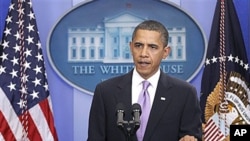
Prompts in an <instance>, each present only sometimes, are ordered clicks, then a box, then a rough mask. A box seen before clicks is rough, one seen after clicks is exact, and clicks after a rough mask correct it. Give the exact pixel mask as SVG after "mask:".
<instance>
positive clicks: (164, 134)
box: [87, 71, 202, 141]
mask: <svg viewBox="0 0 250 141" xmlns="http://www.w3.org/2000/svg"><path fill="white" fill-rule="evenodd" d="M132 72H133V71H130V72H129V73H128V74H125V75H122V76H118V77H115V78H112V79H109V80H107V81H104V82H102V83H100V84H98V85H97V86H96V89H95V92H94V96H93V101H92V105H91V110H90V117H89V130H88V139H87V140H88V141H126V138H125V135H124V133H123V132H122V130H120V129H119V128H118V127H117V123H116V121H117V117H116V106H117V104H118V103H123V104H124V105H125V111H126V113H125V117H124V120H125V121H129V120H132V114H131V105H132V102H131V82H132ZM164 98H165V100H163V99H164ZM142 112H143V111H142ZM200 118H201V111H200V107H199V101H198V98H197V92H196V89H195V88H194V87H193V86H191V85H190V84H189V83H187V82H185V81H182V80H179V79H176V78H173V77H170V76H168V75H166V74H164V73H163V72H162V71H161V74H160V79H159V82H158V87H157V90H156V94H155V99H154V103H153V106H152V109H151V113H150V117H149V121H148V124H147V129H146V132H145V136H144V141H178V140H179V139H180V138H181V137H183V136H184V135H192V136H195V137H197V138H199V140H200V139H201V134H202V131H201V119H200ZM132 140H133V141H136V140H137V139H136V135H135V136H132V137H131V141H132Z"/></svg>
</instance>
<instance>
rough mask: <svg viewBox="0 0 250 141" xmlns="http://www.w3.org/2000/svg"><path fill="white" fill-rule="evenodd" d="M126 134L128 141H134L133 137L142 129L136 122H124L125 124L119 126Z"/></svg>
mask: <svg viewBox="0 0 250 141" xmlns="http://www.w3.org/2000/svg"><path fill="white" fill-rule="evenodd" d="M117 126H118V127H119V128H120V129H121V130H122V131H123V133H124V135H125V137H126V141H132V136H133V135H135V133H136V131H137V130H138V128H139V127H140V125H139V124H136V123H135V122H134V120H130V121H123V123H122V124H121V123H120V124H118V125H117Z"/></svg>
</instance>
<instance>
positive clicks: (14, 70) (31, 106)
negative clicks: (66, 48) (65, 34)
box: [0, 0, 58, 141]
mask: <svg viewBox="0 0 250 141" xmlns="http://www.w3.org/2000/svg"><path fill="white" fill-rule="evenodd" d="M3 32H4V34H3V38H2V42H1V44H0V45H1V46H0V47H1V48H2V49H3V52H2V53H1V54H0V140H1V141H2V140H6V141H16V140H17V141H20V140H22V141H28V140H31V141H42V140H46V141H57V140H58V137H57V133H56V129H55V126H54V119H53V111H52V103H51V99H50V93H49V89H48V82H47V75H46V72H45V65H44V58H43V54H42V48H41V43H40V39H39V33H38V29H37V24H36V18H35V14H34V11H33V9H32V2H31V1H30V0H12V1H11V3H10V6H9V10H8V15H7V17H6V21H5V29H4V31H3Z"/></svg>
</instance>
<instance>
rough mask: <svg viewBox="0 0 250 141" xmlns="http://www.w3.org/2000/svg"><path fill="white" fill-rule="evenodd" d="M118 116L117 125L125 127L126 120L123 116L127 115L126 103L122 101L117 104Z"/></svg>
mask: <svg viewBox="0 0 250 141" xmlns="http://www.w3.org/2000/svg"><path fill="white" fill-rule="evenodd" d="M116 116H117V122H116V123H117V126H119V127H123V123H124V120H123V117H124V116H125V113H124V105H123V104H122V103H118V104H117V105H116Z"/></svg>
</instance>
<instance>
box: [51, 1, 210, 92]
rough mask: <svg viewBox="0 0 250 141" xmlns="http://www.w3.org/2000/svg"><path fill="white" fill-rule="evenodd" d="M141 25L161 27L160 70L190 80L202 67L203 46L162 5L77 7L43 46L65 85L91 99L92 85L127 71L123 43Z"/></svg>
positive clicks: (188, 24)
mask: <svg viewBox="0 0 250 141" xmlns="http://www.w3.org/2000/svg"><path fill="white" fill-rule="evenodd" d="M97 9H98V10H97ZM148 9H150V10H148ZM146 19H155V20H158V21H160V22H162V23H164V24H165V26H166V27H167V28H168V31H169V45H170V46H171V54H170V55H169V56H168V58H167V59H166V60H163V62H162V64H161V69H162V70H163V71H164V72H165V73H168V74H169V75H172V76H174V77H178V78H180V79H184V80H186V81H190V80H192V78H193V77H194V76H195V75H196V74H197V73H198V72H199V70H200V68H201V66H202V64H203V60H204V58H205V57H204V56H205V50H206V49H205V48H206V40H205V38H204V35H203V33H202V30H201V29H200V28H199V26H198V25H197V24H196V23H195V22H194V20H193V19H192V18H191V17H190V16H189V15H188V14H186V13H185V12H183V11H182V10H181V9H179V8H178V7H177V6H175V5H173V4H170V3H166V2H162V1H153V0H152V1H146V2H145V3H143V4H141V3H140V2H139V1H117V0H106V1H105V4H104V2H101V1H91V2H88V3H81V4H80V5H78V6H76V7H74V8H73V9H72V10H70V11H69V12H68V13H67V14H66V15H64V16H63V17H62V18H61V19H60V21H59V22H58V23H57V24H56V25H55V27H54V28H53V30H52V32H51V34H50V36H49V40H48V46H47V47H48V49H47V51H48V57H49V61H50V63H51V64H52V66H53V68H54V70H55V71H56V72H57V73H58V74H59V76H60V77H61V78H62V79H63V80H65V81H66V82H67V83H68V84H70V85H72V86H73V87H75V88H77V89H79V90H82V91H83V92H85V93H88V94H93V91H94V88H95V86H96V84H97V83H99V82H101V81H103V80H105V79H108V78H111V77H114V76H116V75H121V74H124V73H127V72H129V71H130V70H131V69H132V68H133V62H132V56H131V54H130V49H129V42H130V41H131V37H132V32H133V30H134V28H135V26H136V25H138V24H139V23H140V22H142V21H144V20H146Z"/></svg>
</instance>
